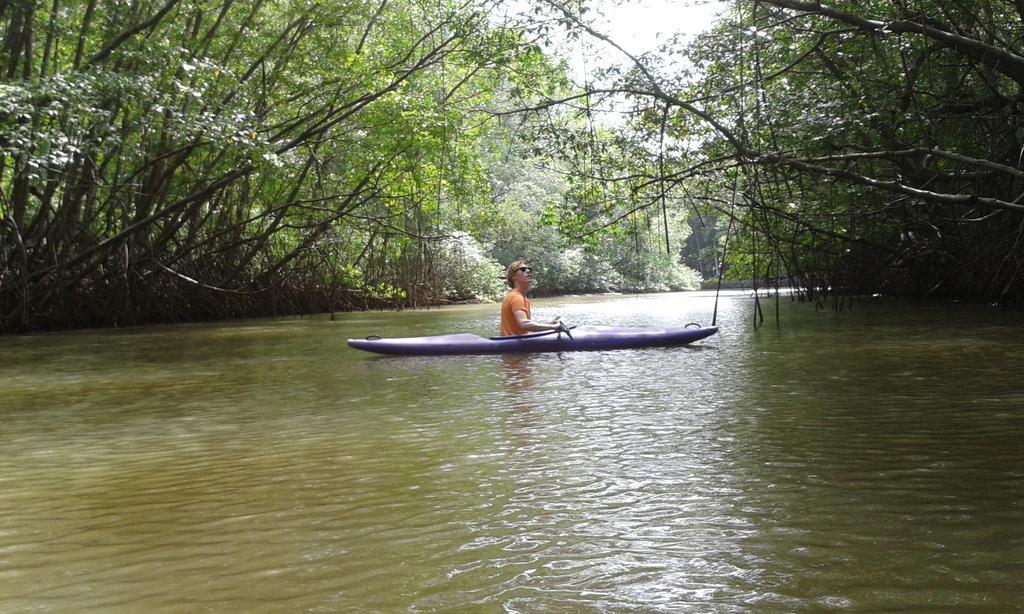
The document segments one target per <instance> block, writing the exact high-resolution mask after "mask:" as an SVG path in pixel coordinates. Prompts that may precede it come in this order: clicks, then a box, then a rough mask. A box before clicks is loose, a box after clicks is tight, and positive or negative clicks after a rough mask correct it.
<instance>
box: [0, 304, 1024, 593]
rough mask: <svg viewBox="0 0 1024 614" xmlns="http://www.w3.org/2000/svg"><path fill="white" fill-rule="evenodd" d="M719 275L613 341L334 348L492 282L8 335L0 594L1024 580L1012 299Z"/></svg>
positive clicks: (477, 324) (487, 318)
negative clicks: (712, 329) (685, 339)
mask: <svg viewBox="0 0 1024 614" xmlns="http://www.w3.org/2000/svg"><path fill="white" fill-rule="evenodd" d="M722 300H723V302H722V304H721V305H720V307H719V324H721V325H722V326H723V330H722V332H721V333H720V334H719V335H717V336H715V337H712V338H710V339H708V340H705V341H703V342H701V343H699V344H697V345H695V346H692V347H684V348H667V349H648V350H635V351H621V352H594V353H575V354H563V355H533V356H515V357H501V356H478V357H446V358H387V357H373V356H371V355H369V354H362V353H358V352H355V351H352V350H348V349H347V348H345V347H343V342H344V340H345V339H346V338H348V337H357V336H365V335H368V334H371V333H375V334H380V335H384V336H397V335H419V334H434V333H443V332H453V331H459V330H468V331H472V332H479V333H490V332H491V331H492V330H493V329H494V328H496V312H497V309H496V307H495V306H473V307H465V308H456V309H444V310H440V311H438V310H432V311H428V312H416V313H397V314H396V313H372V314H347V315H344V316H341V317H340V318H339V320H338V321H336V322H330V321H329V320H328V319H327V318H326V317H323V318H312V319H290V320H282V321H260V322H249V323H234V324H217V325H198V326H184V327H166V328H145V329H137V330H129V331H109V332H80V333H74V334H60V335H39V336H28V337H17V338H0V348H2V356H3V362H2V365H0V612H25V611H44V612H45V611H54V612H65V611H84V610H90V611H104V612H203V611H206V612H225V611H230V612H317V611H324V612H339V611H353V610H356V611H358V610H374V611H395V610H401V611H442V610H460V611H467V610H469V611H522V612H558V611H609V610H611V611H623V610H633V609H636V610H642V611H659V610H664V611H681V610H695V611H708V610H714V611H750V610H760V611H794V610H803V609H813V610H820V609H828V608H835V609H855V610H861V611H865V610H889V611H905V610H908V609H930V610H937V611H962V610H965V609H972V610H974V611H984V612H991V611H1012V610H1016V609H1018V608H1019V607H1020V604H1021V603H1024V388H1022V387H1021V385H1020V381H1021V374H1022V373H1024V352H1022V351H1021V348H1024V326H1022V324H1024V315H1022V314H1020V313H1010V312H1002V311H997V310H992V309H988V308H984V307H961V306H925V307H909V306H900V305H895V304H889V303H884V304H874V303H869V302H862V303H858V304H856V305H855V306H854V309H853V310H852V311H851V312H847V313H841V314H834V313H832V312H815V311H814V310H813V309H812V308H809V307H808V306H806V305H804V306H801V305H795V306H794V305H789V304H788V303H784V305H783V307H784V308H783V310H782V327H781V329H777V328H776V327H775V326H774V322H769V325H767V326H766V327H764V328H761V329H760V330H757V331H754V330H752V327H751V324H750V320H751V317H750V306H751V305H750V301H749V299H748V298H745V297H744V296H743V295H739V296H735V295H734V296H730V297H726V298H723V299H722ZM712 302H713V297H712V296H710V295H699V294H698V295H666V296H654V297H639V298H637V297H627V298H622V299H618V300H603V299H602V300H595V299H562V300H547V301H537V302H536V303H535V308H534V310H535V312H536V313H535V315H538V316H539V317H544V316H545V315H553V314H554V313H556V312H557V313H560V314H562V315H563V317H564V318H565V319H566V320H569V321H574V322H580V323H583V322H586V323H592V324H631V325H652V326H658V325H677V324H685V323H686V322H689V321H692V320H697V321H701V322H703V323H708V321H709V320H710V314H711V308H712ZM768 316H769V319H770V320H771V319H772V318H773V313H772V311H771V310H769V311H768Z"/></svg>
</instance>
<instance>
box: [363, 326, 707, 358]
mask: <svg viewBox="0 0 1024 614" xmlns="http://www.w3.org/2000/svg"><path fill="white" fill-rule="evenodd" d="M717 332H718V327H717V326H705V327H679V328H625V327H619V326H577V327H573V329H572V333H571V336H570V334H569V332H568V331H545V332H541V333H534V334H530V335H518V336H515V337H491V338H490V339H488V338H485V337H481V336H479V335H473V334H470V333H459V334H454V335H436V336H432V337H397V338H394V339H383V338H368V339H349V340H348V345H349V346H350V347H353V348H355V349H357V350H365V351H367V352H376V353H378V354H390V355H397V356H440V355H450V354H506V353H515V352H578V351H595V350H624V349H631V348H645V347H660V346H670V345H684V344H687V343H692V342H694V341H699V340H701V339H704V338H705V337H710V336H711V335H713V334H715V333H717Z"/></svg>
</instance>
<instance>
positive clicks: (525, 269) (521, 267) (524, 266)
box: [505, 258, 533, 288]
mask: <svg viewBox="0 0 1024 614" xmlns="http://www.w3.org/2000/svg"><path fill="white" fill-rule="evenodd" d="M518 275H525V276H526V278H527V279H531V280H532V279H533V271H532V270H531V269H530V263H529V262H527V261H525V260H523V259H522V258H520V259H519V260H516V261H514V262H512V264H510V265H508V269H507V270H506V271H505V283H506V284H508V287H509V288H515V287H516V276H518Z"/></svg>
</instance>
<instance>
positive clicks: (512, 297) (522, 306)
mask: <svg viewBox="0 0 1024 614" xmlns="http://www.w3.org/2000/svg"><path fill="white" fill-rule="evenodd" d="M517 310H521V311H525V312H526V319H527V320H529V319H530V301H529V300H527V298H526V297H525V296H523V293H522V292H520V291H519V290H512V291H511V292H509V293H508V294H506V295H505V300H503V301H501V336H503V337H507V336H509V335H525V334H527V333H528V332H530V331H528V330H526V329H525V328H520V327H519V324H518V323H516V316H515V313H513V312H515V311H517Z"/></svg>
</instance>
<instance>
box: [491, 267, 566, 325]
mask: <svg viewBox="0 0 1024 614" xmlns="http://www.w3.org/2000/svg"><path fill="white" fill-rule="evenodd" d="M505 283H507V284H508V287H509V288H511V290H510V291H509V293H508V294H506V295H505V300H503V301H501V335H502V336H503V337H507V336H510V335H525V334H527V333H532V332H541V331H546V330H559V329H561V328H562V324H560V323H559V322H558V321H557V320H556V321H553V322H550V323H546V324H541V323H540V322H534V321H533V320H531V319H530V301H529V299H527V298H526V294H527V293H528V292H529V291H530V284H531V283H533V271H532V269H531V268H530V265H529V263H527V262H526V261H525V260H522V259H520V260H516V261H515V262H513V263H512V264H510V265H508V270H506V271H505Z"/></svg>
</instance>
